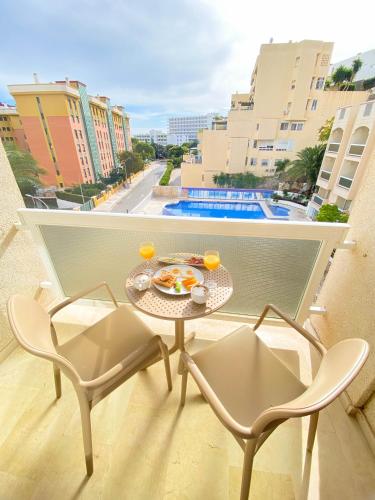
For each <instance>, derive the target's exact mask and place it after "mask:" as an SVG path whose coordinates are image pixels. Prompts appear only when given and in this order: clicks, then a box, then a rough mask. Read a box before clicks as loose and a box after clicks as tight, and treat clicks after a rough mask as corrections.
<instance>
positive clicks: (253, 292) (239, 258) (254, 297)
mask: <svg viewBox="0 0 375 500" xmlns="http://www.w3.org/2000/svg"><path fill="white" fill-rule="evenodd" d="M197 224H199V222H197ZM39 227H40V230H41V232H42V235H43V238H44V240H45V244H46V247H47V250H48V251H49V254H50V257H51V260H52V262H53V265H54V266H55V269H56V273H57V275H58V278H59V280H60V283H61V286H62V288H63V290H64V292H65V294H66V295H67V296H71V295H73V294H75V293H77V292H78V291H80V290H82V289H83V288H85V287H88V286H91V285H94V284H96V283H98V282H99V281H104V280H105V281H107V282H108V283H109V284H110V286H111V287H112V288H113V290H114V292H115V295H116V297H117V298H118V300H119V301H122V302H125V301H127V298H126V294H125V291H124V283H125V279H126V276H127V274H128V273H129V271H130V270H131V269H132V268H133V267H134V266H136V265H137V264H138V263H139V262H141V258H140V257H139V255H138V246H139V243H140V242H141V241H145V240H151V241H153V242H154V243H155V246H156V252H157V255H166V254H168V253H169V252H197V253H202V252H204V250H207V249H217V250H219V251H220V254H221V260H222V263H223V265H224V266H225V267H226V268H227V269H228V270H229V271H230V273H231V274H232V278H233V282H234V294H233V297H232V298H231V300H230V301H229V302H228V303H227V304H226V305H225V306H224V307H223V308H222V309H221V311H222V312H229V313H236V314H248V315H254V316H257V315H259V314H260V312H261V310H262V309H263V306H264V305H265V304H266V303H269V302H271V303H273V304H275V305H277V306H278V307H280V308H281V309H282V310H283V311H284V312H286V313H288V314H290V315H291V316H293V317H295V315H296V313H297V310H298V306H299V302H300V300H301V298H302V296H303V294H304V291H305V288H306V285H307V283H308V280H309V278H310V275H311V272H312V270H313V267H314V263H315V260H316V258H317V255H318V252H319V248H320V244H321V242H320V241H308V240H292V239H276V238H275V239H274V238H252V237H236V236H212V235H207V236H205V235H194V234H175V233H174V234H168V233H161V232H155V233H154V232H145V231H124V230H118V229H102V228H85V227H80V228H77V227H64V226H47V225H45V226H39ZM95 298H107V297H106V296H105V294H104V292H100V291H98V292H96V295H95Z"/></svg>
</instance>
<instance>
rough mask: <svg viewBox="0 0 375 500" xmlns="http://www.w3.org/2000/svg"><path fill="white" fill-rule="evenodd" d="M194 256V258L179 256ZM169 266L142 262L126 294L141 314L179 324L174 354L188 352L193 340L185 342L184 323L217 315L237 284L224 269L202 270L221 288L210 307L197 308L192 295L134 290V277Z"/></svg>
mask: <svg viewBox="0 0 375 500" xmlns="http://www.w3.org/2000/svg"><path fill="white" fill-rule="evenodd" d="M179 255H183V256H190V255H191V254H179ZM165 265H166V264H161V263H159V262H158V261H157V258H153V259H151V260H149V261H148V262H146V261H145V262H142V264H140V265H139V266H137V267H135V268H134V269H133V270H132V271H131V272H130V274H129V276H128V278H127V280H126V285H125V291H126V294H127V296H128V298H129V301H130V302H131V303H132V304H133V305H134V306H135V307H136V308H137V309H139V310H140V311H142V312H144V313H146V314H148V315H150V316H154V317H155V318H161V319H166V320H173V321H174V322H175V343H174V345H173V346H172V347H171V348H170V349H169V352H170V354H171V353H173V352H175V351H177V349H180V350H181V351H183V350H185V342H188V341H189V340H191V338H193V336H192V337H191V338H189V339H186V340H185V328H184V322H185V321H186V320H189V319H196V318H202V317H204V316H208V315H209V314H212V313H213V312H215V311H217V310H218V309H220V307H222V306H223V305H224V304H226V303H227V302H228V300H229V299H230V297H231V296H232V293H233V282H232V278H231V275H230V274H229V272H228V271H227V270H226V269H225V267H224V266H220V267H219V268H218V269H216V270H215V271H208V270H207V269H205V268H199V270H200V271H201V272H202V274H203V276H204V280H205V281H206V280H207V279H208V274H209V273H210V277H209V279H212V280H213V281H215V282H216V283H217V287H216V288H215V289H213V290H211V291H210V296H209V298H208V300H207V303H206V304H196V303H195V302H193V301H192V300H191V297H190V294H188V295H182V296H171V295H167V294H165V293H163V292H161V291H159V290H158V289H157V288H155V287H154V286H152V285H151V287H150V288H149V289H147V290H145V291H143V292H140V291H138V290H137V289H136V288H135V287H134V286H133V279H134V276H135V275H137V274H138V273H141V272H143V271H144V270H145V269H152V270H153V271H154V272H156V271H158V270H159V269H161V268H162V267H165Z"/></svg>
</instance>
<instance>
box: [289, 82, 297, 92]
mask: <svg viewBox="0 0 375 500" xmlns="http://www.w3.org/2000/svg"><path fill="white" fill-rule="evenodd" d="M290 88H291V90H294V89H295V88H296V81H295V80H292V84H291V86H290Z"/></svg>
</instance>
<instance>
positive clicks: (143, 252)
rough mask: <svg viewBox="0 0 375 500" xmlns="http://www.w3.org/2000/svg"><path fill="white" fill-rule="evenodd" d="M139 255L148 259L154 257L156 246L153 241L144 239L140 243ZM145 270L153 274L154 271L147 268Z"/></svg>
mask: <svg viewBox="0 0 375 500" xmlns="http://www.w3.org/2000/svg"><path fill="white" fill-rule="evenodd" d="M139 255H140V256H141V257H143V258H144V259H146V260H150V259H152V257H153V256H154V255H155V247H154V244H153V243H152V241H144V242H142V243H141V244H140V245H139ZM143 272H145V273H146V274H149V275H150V276H152V275H153V274H154V271H153V270H152V269H145V270H144V271H143Z"/></svg>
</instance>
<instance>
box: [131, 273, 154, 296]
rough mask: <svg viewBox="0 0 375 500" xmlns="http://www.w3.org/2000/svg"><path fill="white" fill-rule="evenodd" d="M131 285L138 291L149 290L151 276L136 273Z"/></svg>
mask: <svg viewBox="0 0 375 500" xmlns="http://www.w3.org/2000/svg"><path fill="white" fill-rule="evenodd" d="M133 285H134V288H136V289H137V290H138V291H140V292H143V291H144V290H147V289H148V288H150V286H151V276H149V275H148V274H147V273H138V274H136V275H135V276H134V279H133Z"/></svg>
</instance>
